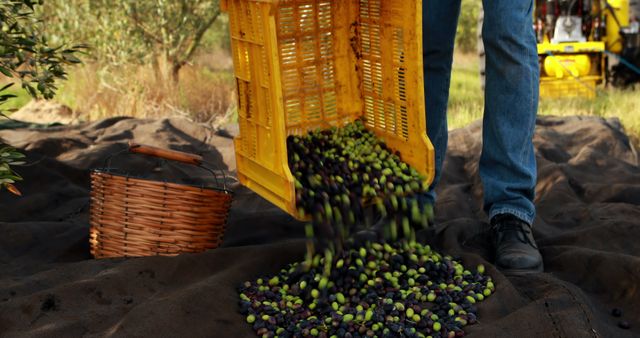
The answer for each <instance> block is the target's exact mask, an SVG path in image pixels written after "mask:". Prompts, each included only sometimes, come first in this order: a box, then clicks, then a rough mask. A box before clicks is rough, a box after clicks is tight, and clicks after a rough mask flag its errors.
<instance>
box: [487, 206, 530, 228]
mask: <svg viewBox="0 0 640 338" xmlns="http://www.w3.org/2000/svg"><path fill="white" fill-rule="evenodd" d="M500 214H511V215H513V216H516V217H518V218H519V219H521V220H523V221H525V222H527V224H529V225H531V226H533V220H534V218H535V216H534V215H531V214H529V213H527V212H522V211H520V210H516V209H513V208H508V207H502V208H495V209H491V211H490V212H489V219H493V217H494V216H496V215H500Z"/></svg>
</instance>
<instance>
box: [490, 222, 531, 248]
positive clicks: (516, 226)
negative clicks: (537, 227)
mask: <svg viewBox="0 0 640 338" xmlns="http://www.w3.org/2000/svg"><path fill="white" fill-rule="evenodd" d="M493 230H494V231H495V232H497V233H505V234H506V233H507V232H510V231H513V232H515V233H516V238H517V239H518V240H519V241H520V242H522V243H524V244H529V245H531V246H532V247H534V248H536V249H538V246H537V245H536V244H535V243H534V242H533V241H532V240H531V236H530V235H531V228H530V227H529V226H527V225H526V224H524V223H521V222H518V221H506V222H499V223H498V224H496V225H494V226H493Z"/></svg>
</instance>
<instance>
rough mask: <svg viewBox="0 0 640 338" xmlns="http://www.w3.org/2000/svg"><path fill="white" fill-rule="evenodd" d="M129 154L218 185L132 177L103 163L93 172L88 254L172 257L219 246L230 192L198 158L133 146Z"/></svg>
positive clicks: (229, 203)
mask: <svg viewBox="0 0 640 338" xmlns="http://www.w3.org/2000/svg"><path fill="white" fill-rule="evenodd" d="M128 151H129V152H132V153H136V154H144V155H149V156H154V157H158V158H162V159H166V160H172V161H177V162H181V163H186V164H190V165H195V166H199V167H201V168H203V169H206V170H208V171H209V172H211V173H212V175H214V177H216V182H218V184H216V185H218V186H217V187H196V186H191V185H186V184H178V183H169V182H161V181H157V180H152V179H148V178H139V177H132V176H130V175H127V174H124V173H122V172H119V171H117V170H114V169H112V168H109V167H110V165H107V166H106V168H104V169H96V170H93V171H92V173H91V212H90V214H91V217H90V223H91V232H90V239H89V241H90V244H91V254H92V255H93V256H94V257H95V258H110V257H141V256H158V255H162V256H173V255H178V254H181V253H196V252H202V251H205V250H208V249H214V248H216V247H218V246H219V245H220V244H221V243H222V237H223V234H224V231H225V227H226V221H227V216H228V214H229V209H230V207H231V201H232V192H231V191H230V190H228V189H227V187H226V177H223V182H221V183H220V181H219V180H218V178H217V175H216V173H215V172H214V171H212V170H211V169H208V168H206V167H205V166H203V165H202V158H201V157H200V156H197V155H193V154H187V153H182V152H177V151H172V150H164V149H159V148H154V147H150V146H142V145H137V144H130V145H129V149H128Z"/></svg>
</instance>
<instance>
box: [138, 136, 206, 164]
mask: <svg viewBox="0 0 640 338" xmlns="http://www.w3.org/2000/svg"><path fill="white" fill-rule="evenodd" d="M129 152H132V153H136V154H143V155H148V156H153V157H157V158H162V159H165V160H171V161H177V162H182V163H186V164H191V165H195V166H200V165H201V164H202V156H199V155H195V154H189V153H185V152H181V151H176V150H169V149H162V148H157V147H152V146H148V145H144V144H138V143H134V142H129Z"/></svg>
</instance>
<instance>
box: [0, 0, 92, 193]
mask: <svg viewBox="0 0 640 338" xmlns="http://www.w3.org/2000/svg"><path fill="white" fill-rule="evenodd" d="M41 3H42V0H39V1H38V0H0V27H1V29H0V74H1V75H0V81H2V83H4V85H3V86H2V87H1V88H0V115H2V116H3V117H7V116H6V114H5V112H4V111H2V110H1V109H2V104H3V103H6V102H7V101H8V100H11V99H12V98H14V97H16V95H14V94H11V93H9V92H8V91H9V89H10V88H11V87H13V86H14V85H15V84H16V83H19V85H20V86H21V87H22V89H24V90H26V91H27V92H28V93H29V95H31V96H32V97H34V98H38V97H43V98H45V99H50V98H52V97H53V95H54V94H55V91H56V89H57V87H56V80H58V79H65V78H66V72H65V70H64V65H69V64H74V63H79V62H80V60H79V59H78V58H77V56H76V54H77V53H78V52H80V51H81V50H82V49H84V46H82V45H78V46H73V47H66V46H65V45H64V44H55V45H54V44H50V43H49V41H48V40H47V38H46V37H45V36H44V35H43V34H42V26H41V22H40V21H39V20H38V19H37V18H36V17H35V15H34V10H35V8H36V6H37V5H40V4H41ZM23 158H24V155H23V154H21V153H20V152H18V151H17V150H16V149H14V148H13V147H10V146H8V145H6V144H4V143H3V142H2V140H0V189H2V188H6V189H8V190H9V191H11V192H13V193H15V194H19V193H20V192H19V190H18V189H17V188H16V187H15V186H14V185H13V183H15V182H16V181H19V180H21V177H20V175H18V174H17V173H16V172H15V171H14V170H13V168H12V166H14V165H19V164H22V162H21V161H22V159H23Z"/></svg>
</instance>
